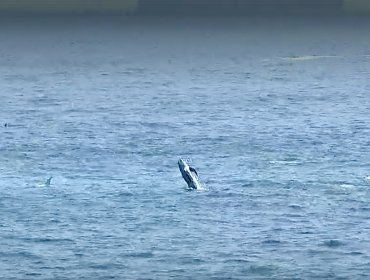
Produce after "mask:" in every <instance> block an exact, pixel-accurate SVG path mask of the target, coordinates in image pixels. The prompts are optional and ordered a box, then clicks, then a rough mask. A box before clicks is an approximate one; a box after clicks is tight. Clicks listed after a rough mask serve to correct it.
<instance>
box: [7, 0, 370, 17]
mask: <svg viewBox="0 0 370 280" xmlns="http://www.w3.org/2000/svg"><path fill="white" fill-rule="evenodd" d="M0 13H31V14H32V13H121V14H122V13H123V14H145V15H156V14H161V15H163V14H166V15H171V14H173V15H213V14H215V15H259V14H264V15H270V14H272V15H276V14H280V15H294V14H297V15H300V14H304V15H326V14H328V15H330V14H343V15H353V14H365V15H370V1H367V0H325V1H321V0H294V1H291V0H217V1H214V0H171V1H169V0H104V1H101V0H2V1H0Z"/></svg>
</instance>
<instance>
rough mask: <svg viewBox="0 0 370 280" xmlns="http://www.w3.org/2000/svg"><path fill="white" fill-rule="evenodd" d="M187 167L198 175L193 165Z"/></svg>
mask: <svg viewBox="0 0 370 280" xmlns="http://www.w3.org/2000/svg"><path fill="white" fill-rule="evenodd" d="M189 169H190V172H193V173H195V174H196V175H197V176H198V172H197V171H196V170H195V169H194V168H193V167H190V166H189Z"/></svg>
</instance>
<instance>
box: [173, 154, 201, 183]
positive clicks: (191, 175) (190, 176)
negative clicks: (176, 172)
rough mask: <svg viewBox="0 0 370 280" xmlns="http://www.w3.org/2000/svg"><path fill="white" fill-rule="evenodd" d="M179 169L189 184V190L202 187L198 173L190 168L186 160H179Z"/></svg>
mask: <svg viewBox="0 0 370 280" xmlns="http://www.w3.org/2000/svg"><path fill="white" fill-rule="evenodd" d="M178 164H179V169H180V172H181V175H182V177H183V178H184V180H185V182H186V183H187V184H188V187H189V189H193V190H196V189H200V188H201V185H200V183H199V180H198V173H197V171H196V170H195V169H194V168H192V167H190V166H189V165H188V164H187V163H186V162H185V161H184V160H182V159H179V162H178Z"/></svg>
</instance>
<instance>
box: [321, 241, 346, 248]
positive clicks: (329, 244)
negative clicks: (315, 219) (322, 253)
mask: <svg viewBox="0 0 370 280" xmlns="http://www.w3.org/2000/svg"><path fill="white" fill-rule="evenodd" d="M323 245H324V246H326V247H329V248H337V247H339V246H342V245H343V243H342V242H341V241H339V240H335V239H330V240H326V241H324V242H323Z"/></svg>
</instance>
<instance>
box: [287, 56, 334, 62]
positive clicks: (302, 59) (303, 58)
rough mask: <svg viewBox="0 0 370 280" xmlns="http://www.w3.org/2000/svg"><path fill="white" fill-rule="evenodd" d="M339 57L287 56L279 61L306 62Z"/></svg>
mask: <svg viewBox="0 0 370 280" xmlns="http://www.w3.org/2000/svg"><path fill="white" fill-rule="evenodd" d="M338 57H339V56H336V55H304V56H289V57H282V58H281V59H283V60H287V61H307V60H316V59H323V58H338Z"/></svg>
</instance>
